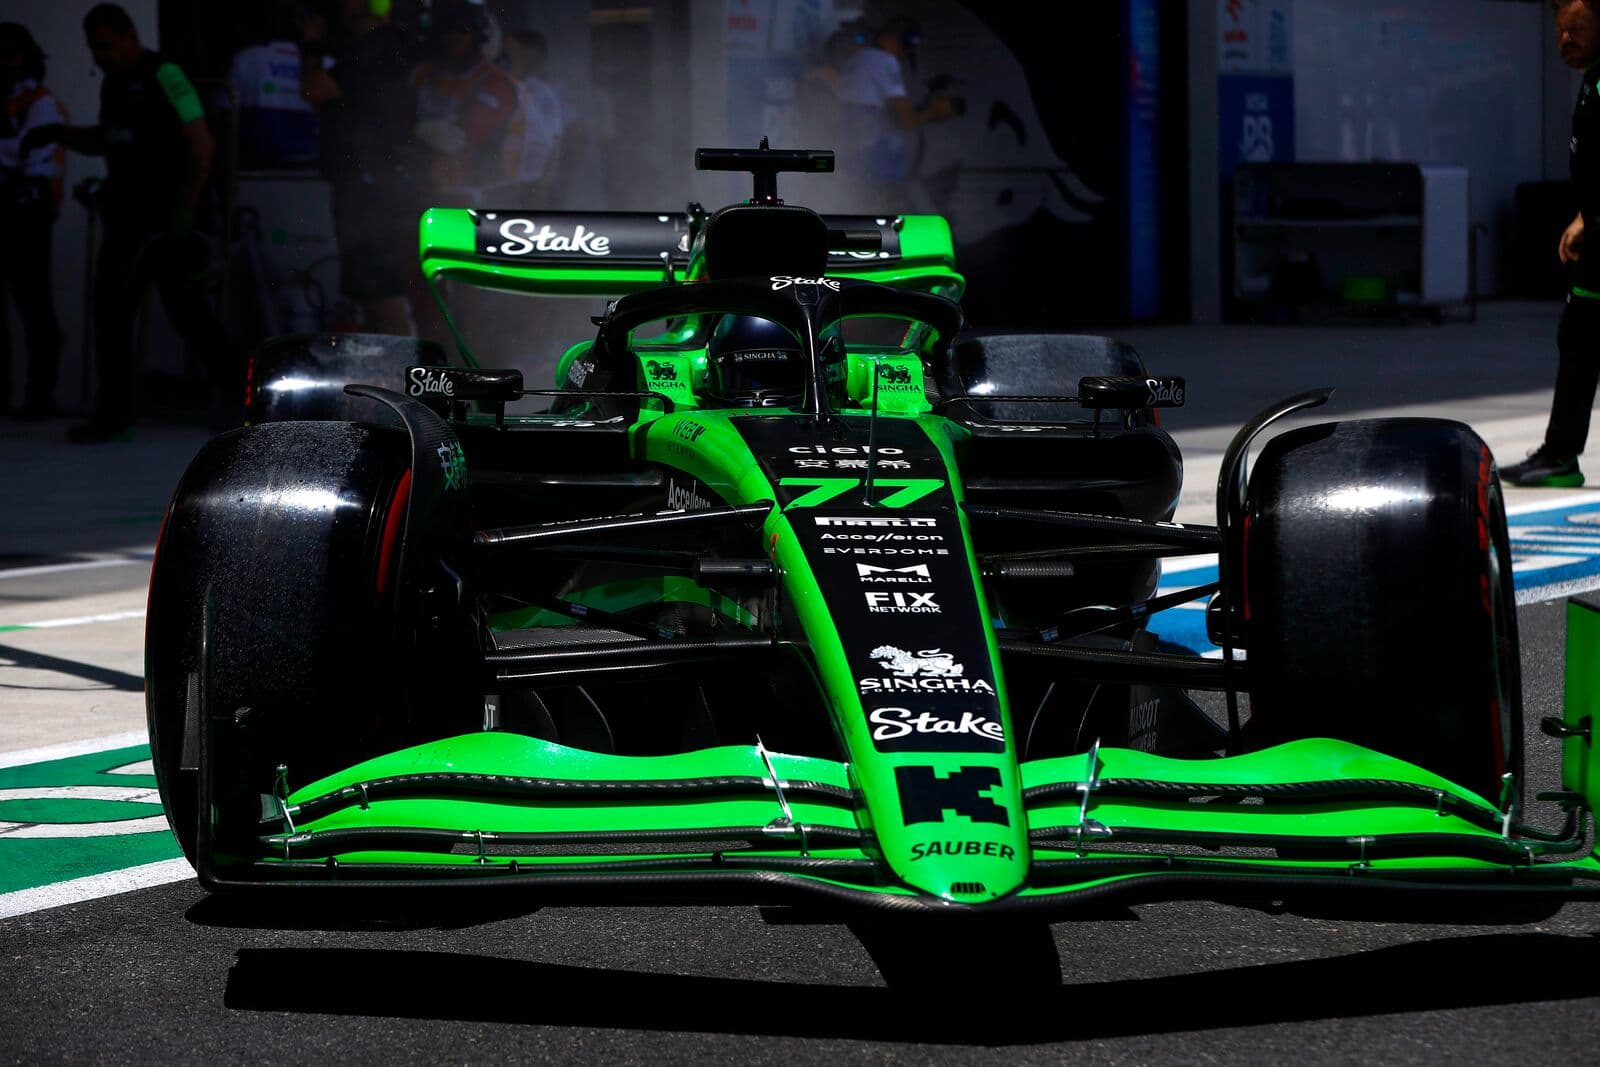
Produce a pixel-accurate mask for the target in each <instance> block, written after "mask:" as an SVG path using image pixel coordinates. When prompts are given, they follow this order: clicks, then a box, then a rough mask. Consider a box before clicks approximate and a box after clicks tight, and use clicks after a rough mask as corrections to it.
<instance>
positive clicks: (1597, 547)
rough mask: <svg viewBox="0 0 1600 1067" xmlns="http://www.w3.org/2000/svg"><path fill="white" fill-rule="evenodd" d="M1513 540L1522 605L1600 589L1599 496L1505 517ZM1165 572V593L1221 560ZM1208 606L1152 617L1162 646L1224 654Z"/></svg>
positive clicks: (1209, 575)
mask: <svg viewBox="0 0 1600 1067" xmlns="http://www.w3.org/2000/svg"><path fill="white" fill-rule="evenodd" d="M1506 526H1507V531H1508V532H1509V533H1510V535H1511V572H1512V581H1513V582H1514V584H1515V585H1516V589H1517V603H1518V604H1533V603H1537V602H1539V601H1544V600H1555V599H1558V598H1560V597H1563V596H1569V595H1571V594H1573V593H1581V592H1585V591H1587V590H1591V589H1600V494H1587V495H1585V496H1582V497H1565V498H1563V499H1561V500H1560V501H1557V502H1553V503H1551V504H1549V505H1523V506H1521V507H1518V508H1516V509H1515V511H1514V513H1512V514H1509V515H1507V517H1506ZM1179 566H1181V567H1183V569H1181V570H1174V569H1173V568H1172V567H1171V566H1170V565H1169V566H1168V567H1167V568H1166V569H1165V570H1164V571H1163V573H1162V576H1161V584H1160V587H1159V588H1158V589H1157V590H1156V592H1157V593H1158V594H1160V593H1175V592H1177V591H1179V590H1180V589H1186V588H1189V587H1191V586H1198V585H1204V584H1206V583H1207V582H1214V581H1216V580H1217V564H1216V557H1215V556H1209V557H1203V558H1202V557H1196V558H1195V559H1192V560H1189V561H1187V562H1186V563H1184V564H1180V565H1179ZM1204 606H1205V604H1204V601H1196V602H1195V603H1194V604H1193V605H1187V606H1185V607H1181V608H1171V609H1168V610H1167V611H1163V612H1161V613H1160V614H1158V615H1155V616H1153V617H1152V618H1151V620H1150V623H1149V628H1150V630H1151V632H1152V633H1154V634H1156V635H1157V636H1158V637H1160V638H1161V639H1162V640H1163V641H1166V642H1168V643H1171V644H1174V645H1180V646H1182V647H1184V648H1187V649H1189V650H1190V651H1193V652H1197V653H1199V654H1201V655H1206V654H1208V653H1209V654H1211V655H1213V656H1219V655H1221V650H1220V649H1219V648H1218V647H1217V646H1216V645H1214V644H1212V643H1211V640H1210V638H1208V637H1207V636H1206V615H1205V611H1204V610H1203V608H1204Z"/></svg>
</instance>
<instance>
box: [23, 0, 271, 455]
mask: <svg viewBox="0 0 1600 1067" xmlns="http://www.w3.org/2000/svg"><path fill="white" fill-rule="evenodd" d="M83 32H84V35H85V36H86V37H87V38H88V43H89V51H90V52H91V53H92V54H93V56H94V61H95V65H96V66H98V67H99V68H100V69H101V70H102V71H104V72H105V75H106V79H105V82H104V83H103V84H102V85H101V87H100V122H99V124H98V125H96V126H55V127H50V128H42V129H40V130H36V131H32V132H30V134H29V141H30V143H32V144H46V143H52V142H55V141H59V142H60V143H62V144H65V145H66V146H67V147H68V148H70V149H73V150H74V151H78V152H83V153H86V154H88V155H104V156H105V157H106V173H107V181H106V184H105V188H104V191H103V200H102V203H101V208H102V211H103V214H104V218H105V242H104V244H102V246H101V248H100V258H99V261H98V263H97V265H96V273H95V308H94V314H95V320H94V326H95V372H96V376H97V378H98V382H97V388H96V392H95V404H94V412H93V414H92V415H91V416H90V419H89V421H88V422H87V423H85V424H83V425H80V426H74V427H72V428H71V429H70V430H68V436H69V438H70V439H71V440H74V441H107V440H114V439H120V438H125V437H127V436H128V434H129V432H130V428H131V427H132V425H133V422H134V420H135V418H136V417H137V415H138V392H137V386H136V382H135V378H134V366H133V324H134V318H135V314H136V312H137V309H138V306H139V303H140V301H141V299H142V297H143V294H144V287H145V284H146V282H147V280H148V279H149V278H150V277H151V276H152V275H153V276H154V278H155V281H156V284H157V286H158V287H159V289H160V291H161V302H162V304H163V305H164V306H165V307H166V309H167V317H168V318H169V319H170V320H171V321H172V325H173V326H174V327H175V328H176V329H177V331H178V334H179V336H180V337H182V339H183V342H184V344H185V345H187V346H188V347H189V349H190V351H191V352H193V353H195V354H197V355H199V356H200V357H202V358H204V359H205V360H206V362H207V364H208V369H209V370H210V373H211V384H212V389H213V392H214V394H216V395H217V396H218V397H220V398H223V399H225V400H226V399H231V398H234V397H240V396H242V388H243V381H242V377H241V373H240V368H239V365H238V361H237V360H235V359H233V358H231V354H230V352H229V346H228V343H227V339H226V336H225V335H224V334H223V331H222V326H221V324H220V323H219V322H218V321H217V317H216V315H215V313H214V312H213V311H212V309H211V306H210V305H209V304H208V303H207V301H206V297H205V293H204V291H203V290H202V288H201V285H200V282H199V274H200V272H201V271H202V270H203V269H204V267H205V263H206V256H205V247H204V244H203V242H201V241H200V240H199V238H198V237H197V236H196V235H195V233H194V223H195V214H196V211H197V209H198V208H199V205H200V199H201V196H202V194H203V193H204V192H205V187H206V180H207V178H208V177H209V176H210V173H211V157H212V140H211V131H210V128H209V127H208V126H207V125H206V120H205V114H204V111H203V109H202V107H201V105H200V98H199V97H198V96H197V95H196V94H195V91H194V86H193V85H191V84H190V82H189V79H188V78H187V77H186V76H185V75H184V73H183V71H182V70H181V69H179V68H178V66H177V64H175V63H172V62H170V61H168V60H166V59H165V58H163V57H162V56H161V55H160V54H159V53H157V52H152V51H150V50H148V49H146V48H145V47H144V46H143V45H141V44H140V43H139V34H138V31H137V30H136V29H135V28H134V25H133V20H132V19H130V18H129V17H128V13H127V12H126V11H124V10H123V9H122V8H120V7H118V6H117V5H115V4H98V5H96V6H95V7H93V8H90V10H89V13H88V14H87V15H85V16H84V19H83ZM236 380H237V384H236Z"/></svg>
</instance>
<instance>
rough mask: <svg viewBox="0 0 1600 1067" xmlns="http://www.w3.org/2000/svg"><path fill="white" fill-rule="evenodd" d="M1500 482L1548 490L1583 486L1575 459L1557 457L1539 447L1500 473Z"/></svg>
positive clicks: (1580, 472)
mask: <svg viewBox="0 0 1600 1067" xmlns="http://www.w3.org/2000/svg"><path fill="white" fill-rule="evenodd" d="M1500 480H1501V481H1502V482H1505V483H1506V484H1508V485H1519V486H1523V487H1545V488H1550V489H1575V488H1577V487H1578V486H1580V485H1582V484H1583V472H1582V471H1581V470H1579V469H1578V461H1577V459H1575V458H1573V457H1569V456H1558V455H1556V454H1555V453H1553V452H1551V451H1550V450H1549V448H1547V447H1545V446H1544V445H1540V446H1539V447H1538V448H1536V449H1534V450H1533V451H1532V452H1529V453H1528V458H1527V459H1525V460H1523V461H1522V462H1521V463H1513V464H1512V465H1511V466H1509V467H1506V468H1504V469H1503V470H1501V471H1500Z"/></svg>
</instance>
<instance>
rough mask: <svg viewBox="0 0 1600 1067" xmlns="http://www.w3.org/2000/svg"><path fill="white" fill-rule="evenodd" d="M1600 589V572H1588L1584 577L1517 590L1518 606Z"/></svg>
mask: <svg viewBox="0 0 1600 1067" xmlns="http://www.w3.org/2000/svg"><path fill="white" fill-rule="evenodd" d="M1595 589H1600V574H1586V575H1584V576H1583V577H1582V578H1573V579H1572V580H1571V581H1566V582H1551V583H1550V584H1549V585H1534V586H1529V587H1528V588H1526V589H1518V590H1517V607H1519V608H1520V607H1522V606H1523V605H1525V604H1540V603H1544V602H1545V601H1548V600H1561V599H1564V598H1566V597H1569V596H1576V595H1577V594H1579V593H1588V592H1591V591H1593V590H1595Z"/></svg>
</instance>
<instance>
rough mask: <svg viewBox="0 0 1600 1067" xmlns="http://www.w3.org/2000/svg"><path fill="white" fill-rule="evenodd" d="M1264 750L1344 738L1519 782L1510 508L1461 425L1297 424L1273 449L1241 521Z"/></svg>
mask: <svg viewBox="0 0 1600 1067" xmlns="http://www.w3.org/2000/svg"><path fill="white" fill-rule="evenodd" d="M1244 540H1245V549H1244V576H1243V577H1244V589H1245V620H1246V621H1245V627H1246V640H1247V648H1248V656H1249V658H1248V663H1247V672H1248V675H1247V676H1248V678H1249V683H1248V684H1249V689H1250V706H1251V719H1250V722H1249V724H1248V726H1247V728H1246V733H1247V735H1248V737H1249V738H1250V740H1251V743H1252V747H1262V746H1264V745H1269V744H1276V743H1280V742H1283V741H1288V740H1293V739H1297V738H1306V737H1333V738H1340V739H1343V740H1346V741H1351V742H1355V743H1357V744H1360V745H1364V746H1366V747H1368V748H1372V749H1376V750H1378V751H1381V752H1385V753H1387V754H1389V755H1393V756H1398V757H1400V758H1402V759H1406V760H1409V761H1410V762H1412V763H1415V764H1417V765H1419V766H1422V767H1424V768H1427V769H1428V770H1431V771H1433V772H1435V773H1437V774H1440V775H1443V776H1444V777H1446V778H1448V779H1450V780H1451V781H1454V782H1456V783H1457V784H1459V785H1463V786H1465V787H1467V788H1468V789H1471V790H1473V791H1474V792H1476V793H1478V794H1479V795H1480V796H1482V797H1483V798H1484V799H1486V800H1488V801H1489V802H1490V803H1496V804H1497V803H1498V802H1499V801H1500V799H1501V789H1502V779H1501V776H1502V775H1503V774H1505V773H1507V772H1509V773H1511V774H1512V775H1514V777H1515V782H1516V783H1517V788H1518V789H1520V786H1521V782H1522V684H1521V674H1520V669H1519V651H1518V643H1517V614H1516V598H1515V594H1514V591H1513V587H1512V579H1511V555H1510V550H1509V542H1508V539H1507V535H1506V518H1505V505H1504V502H1503V500H1502V497H1501V491H1500V481H1499V477H1498V475H1497V473H1496V471H1495V466H1494V459H1493V457H1492V456H1491V455H1490V453H1489V449H1488V447H1487V446H1486V445H1485V444H1484V443H1483V441H1482V440H1480V439H1479V438H1478V436H1477V435H1476V434H1474V433H1473V432H1472V431H1471V430H1470V429H1468V428H1467V427H1466V426H1463V425H1461V424H1459V423H1453V422H1444V421H1441V420H1433V419H1374V420H1363V421H1353V422H1339V423H1329V424H1324V425H1320V426H1309V427H1305V428H1303V429H1297V430H1291V431H1289V432H1287V433H1284V434H1282V435H1281V436H1279V437H1277V438H1275V439H1273V440H1272V441H1270V442H1269V443H1268V444H1267V445H1266V446H1265V447H1264V448H1263V449H1262V451H1261V455H1260V457H1259V459H1257V461H1256V463H1255V466H1254V469H1253V471H1252V473H1251V477H1250V487H1249V492H1248V494H1247V504H1246V520H1245V528H1244Z"/></svg>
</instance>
